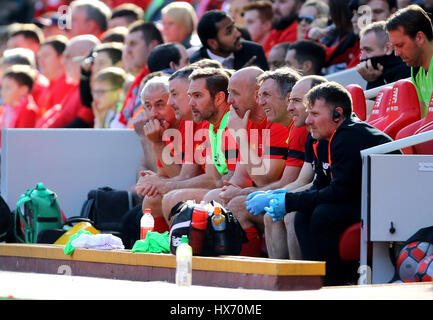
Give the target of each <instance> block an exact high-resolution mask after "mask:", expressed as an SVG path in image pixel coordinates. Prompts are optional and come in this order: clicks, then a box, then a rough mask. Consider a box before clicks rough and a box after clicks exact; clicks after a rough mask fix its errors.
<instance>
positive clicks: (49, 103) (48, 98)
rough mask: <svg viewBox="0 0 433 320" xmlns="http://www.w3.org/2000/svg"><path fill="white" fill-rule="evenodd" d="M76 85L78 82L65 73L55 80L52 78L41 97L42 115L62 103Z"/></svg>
mask: <svg viewBox="0 0 433 320" xmlns="http://www.w3.org/2000/svg"><path fill="white" fill-rule="evenodd" d="M76 87H77V84H76V83H73V82H72V81H71V80H70V79H68V78H66V74H65V73H63V74H62V75H61V76H60V77H58V78H57V79H55V80H50V85H49V86H48V88H46V89H45V90H44V92H43V94H42V95H41V97H40V104H39V106H40V108H41V112H42V115H43V114H44V113H45V112H46V111H48V110H49V109H51V108H52V107H53V106H54V105H56V104H59V103H61V102H62V100H63V99H64V98H65V96H67V95H69V93H70V92H71V91H72V90H74V89H75V88H76Z"/></svg>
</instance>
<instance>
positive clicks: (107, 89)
mask: <svg viewBox="0 0 433 320" xmlns="http://www.w3.org/2000/svg"><path fill="white" fill-rule="evenodd" d="M126 78H127V76H126V72H125V71H124V70H123V69H121V68H118V67H108V68H105V69H102V70H101V71H99V72H98V73H97V74H96V75H95V78H94V82H93V89H92V96H93V102H92V110H93V114H94V115H95V122H94V128H109V127H110V122H111V121H112V120H113V118H114V116H115V114H116V108H117V104H118V102H119V100H120V95H121V93H122V91H123V84H124V82H125V80H126Z"/></svg>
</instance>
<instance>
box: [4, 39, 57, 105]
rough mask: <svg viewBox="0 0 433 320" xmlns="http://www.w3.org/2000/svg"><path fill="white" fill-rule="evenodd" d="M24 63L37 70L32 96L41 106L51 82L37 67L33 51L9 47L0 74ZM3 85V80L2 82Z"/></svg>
mask: <svg viewBox="0 0 433 320" xmlns="http://www.w3.org/2000/svg"><path fill="white" fill-rule="evenodd" d="M16 64H23V65H27V66H30V67H32V69H33V70H34V72H35V78H34V82H33V89H32V96H33V99H34V100H35V102H36V104H37V105H38V106H40V103H41V101H42V96H43V94H44V92H45V90H46V89H47V88H48V86H49V84H50V82H49V80H48V79H47V77H45V76H44V75H43V74H41V73H40V72H39V71H38V70H37V69H36V62H35V55H34V53H33V51H31V50H30V49H25V48H15V49H8V50H5V51H4V52H3V58H2V60H1V66H0V76H1V74H3V71H4V70H6V69H7V68H9V67H11V66H13V65H16ZM0 85H1V82H0Z"/></svg>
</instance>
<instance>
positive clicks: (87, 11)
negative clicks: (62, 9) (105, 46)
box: [66, 0, 111, 37]
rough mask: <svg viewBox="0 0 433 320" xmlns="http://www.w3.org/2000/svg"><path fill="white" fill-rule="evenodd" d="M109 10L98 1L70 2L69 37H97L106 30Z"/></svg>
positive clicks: (78, 0) (109, 15)
mask: <svg viewBox="0 0 433 320" xmlns="http://www.w3.org/2000/svg"><path fill="white" fill-rule="evenodd" d="M110 18H111V9H110V8H109V7H108V6H107V5H106V4H105V3H104V2H102V1H99V0H75V1H72V2H71V28H70V29H66V31H67V33H68V36H69V37H75V36H78V35H82V34H92V35H94V36H96V37H99V36H100V35H101V34H102V33H103V32H104V31H106V30H107V25H108V20H109V19H110Z"/></svg>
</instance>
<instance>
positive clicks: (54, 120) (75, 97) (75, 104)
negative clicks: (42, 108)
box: [36, 86, 85, 128]
mask: <svg viewBox="0 0 433 320" xmlns="http://www.w3.org/2000/svg"><path fill="white" fill-rule="evenodd" d="M80 108H85V107H84V106H83V105H82V104H81V98H80V88H79V87H78V86H76V87H75V89H74V90H72V91H71V92H70V93H69V94H68V95H67V96H65V97H64V99H63V100H62V102H61V103H59V104H56V105H55V106H54V107H52V108H51V109H50V110H48V111H47V112H46V113H45V114H44V115H43V117H42V119H40V120H39V121H38V123H37V124H36V127H37V128H63V127H64V126H66V125H67V124H68V123H69V122H71V121H72V120H74V119H75V118H76V117H77V115H78V111H79V110H80Z"/></svg>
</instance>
